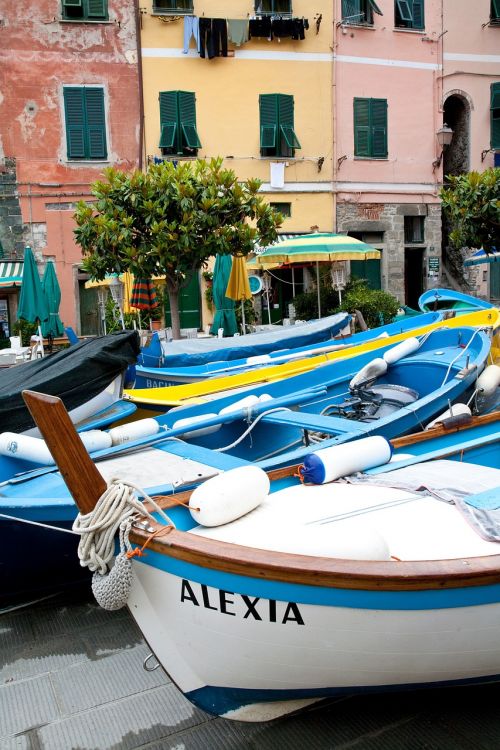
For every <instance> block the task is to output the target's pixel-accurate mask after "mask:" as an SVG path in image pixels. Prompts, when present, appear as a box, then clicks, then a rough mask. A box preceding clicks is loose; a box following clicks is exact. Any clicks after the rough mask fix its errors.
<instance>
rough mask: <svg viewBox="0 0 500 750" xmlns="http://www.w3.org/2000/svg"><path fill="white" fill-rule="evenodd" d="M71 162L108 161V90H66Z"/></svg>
mask: <svg viewBox="0 0 500 750" xmlns="http://www.w3.org/2000/svg"><path fill="white" fill-rule="evenodd" d="M63 94H64V113H65V119H66V144H67V151H68V159H106V158H107V155H108V153H107V149H106V117H105V114H104V89H102V88H97V87H95V88H94V87H92V88H86V87H84V86H68V87H65V88H64V89H63Z"/></svg>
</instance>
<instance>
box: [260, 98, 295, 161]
mask: <svg viewBox="0 0 500 750" xmlns="http://www.w3.org/2000/svg"><path fill="white" fill-rule="evenodd" d="M259 109H260V155H261V156H293V155H294V154H295V149H296V148H300V147H301V146H300V143H299V140H298V138H297V136H296V135H295V130H294V124H293V109H294V103H293V96H291V95H290V94H261V95H260V96H259Z"/></svg>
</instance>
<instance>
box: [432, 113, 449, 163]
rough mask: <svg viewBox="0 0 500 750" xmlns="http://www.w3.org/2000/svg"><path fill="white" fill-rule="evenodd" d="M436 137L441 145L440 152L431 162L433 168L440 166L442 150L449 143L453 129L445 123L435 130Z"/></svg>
mask: <svg viewBox="0 0 500 750" xmlns="http://www.w3.org/2000/svg"><path fill="white" fill-rule="evenodd" d="M436 138H437V142H438V143H439V145H440V146H441V153H440V154H439V156H438V158H437V159H435V160H434V161H433V162H432V166H433V167H434V169H437V168H438V167H440V166H441V161H442V159H443V153H444V150H445V148H447V147H448V146H449V145H450V143H451V139H452V138H453V130H452V129H451V128H450V127H448V125H447V124H446V123H445V124H444V125H443V127H441V128H439V130H438V131H437V133H436Z"/></svg>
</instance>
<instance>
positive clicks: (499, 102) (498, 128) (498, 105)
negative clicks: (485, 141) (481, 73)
mask: <svg viewBox="0 0 500 750" xmlns="http://www.w3.org/2000/svg"><path fill="white" fill-rule="evenodd" d="M490 110H491V140H490V147H491V148H493V149H495V150H499V151H500V81H497V82H496V83H492V84H491V103H490Z"/></svg>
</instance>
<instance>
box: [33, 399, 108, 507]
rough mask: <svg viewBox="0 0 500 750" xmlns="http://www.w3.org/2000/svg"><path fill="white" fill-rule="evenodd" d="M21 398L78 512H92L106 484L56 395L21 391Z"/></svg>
mask: <svg viewBox="0 0 500 750" xmlns="http://www.w3.org/2000/svg"><path fill="white" fill-rule="evenodd" d="M22 393H23V398H24V401H25V403H26V406H27V407H28V409H29V411H30V414H31V416H32V417H33V419H34V420H35V422H36V425H37V427H38V429H39V430H40V432H41V434H42V437H43V438H44V440H45V442H46V443H47V447H48V449H49V450H50V452H51V453H52V456H53V458H54V461H55V462H56V464H57V466H58V467H59V471H60V472H61V474H62V477H63V479H64V481H65V482H66V484H67V486H68V489H69V491H70V492H71V495H72V496H73V498H74V500H75V503H76V504H77V506H78V509H79V510H80V512H81V513H89V512H90V511H91V510H93V508H94V506H95V504H96V502H97V501H98V500H99V498H100V497H101V495H102V494H103V492H104V491H105V490H106V488H107V485H106V482H105V481H104V478H103V476H102V474H100V472H99V471H98V469H97V468H96V465H95V464H94V462H93V461H92V459H91V458H90V456H89V454H88V453H87V450H86V448H85V446H84V444H83V443H82V441H81V439H80V437H79V435H78V433H77V431H76V430H75V427H74V425H73V423H72V421H71V419H70V417H69V415H68V412H67V411H66V407H65V406H64V404H63V402H62V401H61V399H60V398H58V397H57V396H50V395H48V394H46V393H37V392H36V391H23V392H22Z"/></svg>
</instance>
